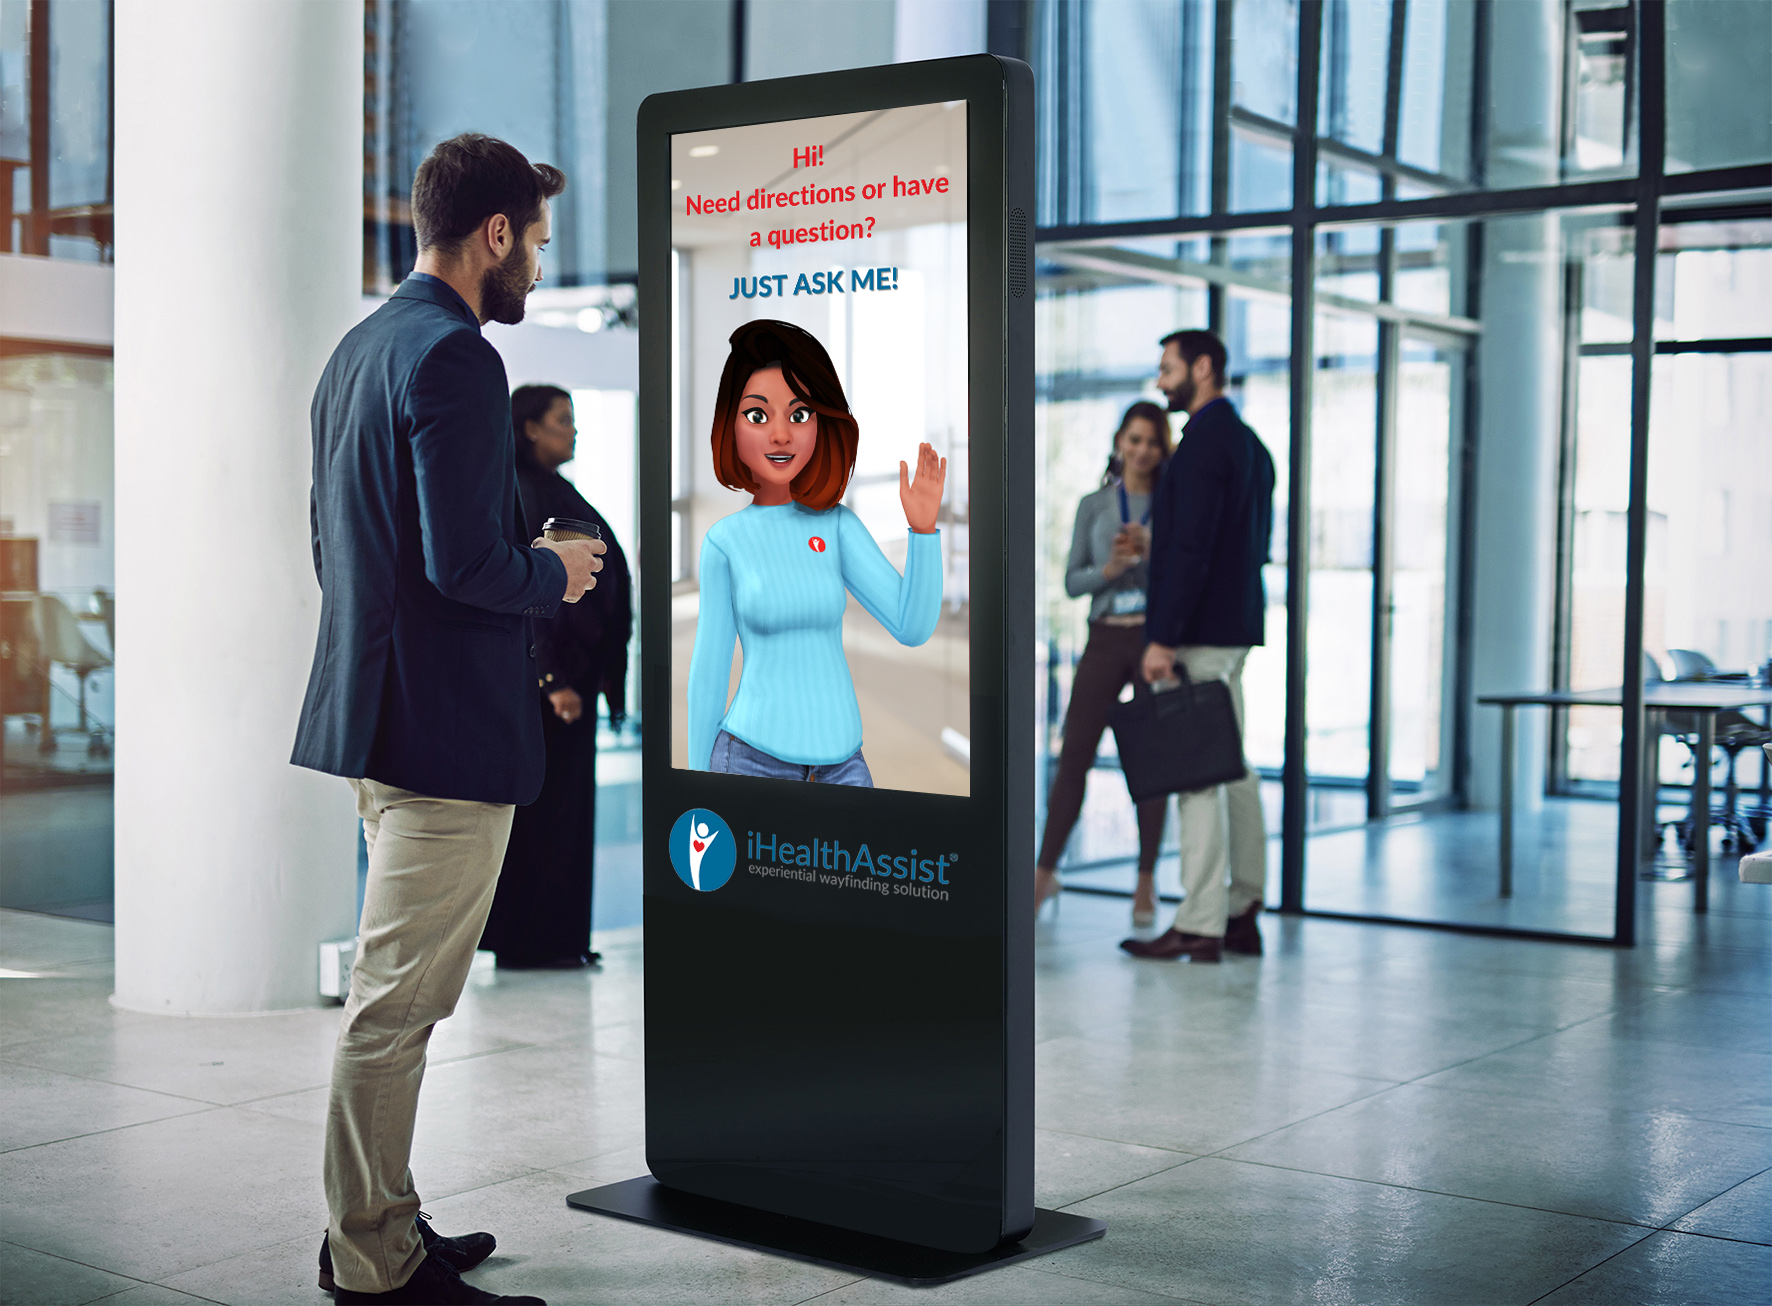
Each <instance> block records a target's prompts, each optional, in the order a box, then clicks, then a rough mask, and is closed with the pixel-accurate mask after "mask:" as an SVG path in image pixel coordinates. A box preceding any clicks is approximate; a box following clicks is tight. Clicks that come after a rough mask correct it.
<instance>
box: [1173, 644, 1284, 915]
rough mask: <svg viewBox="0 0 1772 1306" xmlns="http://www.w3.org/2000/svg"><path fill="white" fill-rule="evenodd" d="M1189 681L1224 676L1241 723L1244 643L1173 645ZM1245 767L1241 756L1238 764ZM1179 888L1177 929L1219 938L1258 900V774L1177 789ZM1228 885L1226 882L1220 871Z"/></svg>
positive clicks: (1262, 830) (1261, 855)
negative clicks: (1226, 926) (1237, 645)
mask: <svg viewBox="0 0 1772 1306" xmlns="http://www.w3.org/2000/svg"><path fill="white" fill-rule="evenodd" d="M1175 656H1176V660H1177V661H1179V662H1180V663H1181V664H1182V665H1183V666H1185V667H1186V668H1187V673H1188V677H1189V678H1190V679H1192V680H1223V681H1225V682H1226V683H1228V684H1229V685H1230V687H1231V703H1232V705H1233V706H1234V707H1235V708H1236V712H1237V725H1238V726H1241V725H1242V724H1243V662H1244V660H1245V659H1246V658H1248V656H1249V650H1248V649H1246V648H1219V647H1215V646H1212V645H1205V644H1195V645H1188V646H1186V647H1183V648H1178V649H1176V650H1175ZM1244 765H1245V767H1247V765H1248V764H1247V762H1245V763H1244ZM1177 808H1178V811H1179V814H1180V817H1181V887H1182V889H1183V891H1184V892H1185V893H1186V895H1187V896H1186V897H1185V898H1183V899H1182V903H1181V908H1180V910H1179V911H1177V912H1176V913H1175V928H1176V929H1178V930H1181V931H1182V932H1183V933H1186V934H1204V935H1208V936H1210V937H1212V938H1215V939H1221V938H1223V937H1224V923H1225V920H1226V919H1227V918H1228V917H1231V916H1237V915H1241V914H1242V913H1243V912H1245V911H1247V910H1248V909H1249V906H1250V904H1252V903H1257V902H1261V901H1262V900H1263V897H1264V895H1265V893H1266V890H1267V827H1266V825H1265V824H1264V823H1263V821H1262V816H1261V780H1260V778H1259V777H1258V776H1257V775H1256V774H1255V772H1254V771H1252V770H1248V771H1245V774H1244V776H1243V778H1242V779H1241V780H1233V781H1232V782H1231V783H1230V784H1227V785H1215V786H1214V787H1213V788H1211V789H1201V790H1197V791H1196V792H1194V793H1191V794H1182V795H1180V796H1179V799H1178V802H1177ZM1227 872H1228V878H1229V881H1230V883H1229V886H1228V888H1227V886H1226V883H1225V881H1226V878H1227Z"/></svg>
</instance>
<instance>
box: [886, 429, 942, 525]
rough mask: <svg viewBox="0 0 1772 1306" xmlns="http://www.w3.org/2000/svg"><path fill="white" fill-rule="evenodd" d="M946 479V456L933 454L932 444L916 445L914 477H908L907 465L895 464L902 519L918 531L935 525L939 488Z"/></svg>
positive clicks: (938, 506) (909, 475)
mask: <svg viewBox="0 0 1772 1306" xmlns="http://www.w3.org/2000/svg"><path fill="white" fill-rule="evenodd" d="M947 480H948V460H947V459H946V458H937V457H936V456H935V449H934V447H933V446H931V445H929V444H927V443H925V444H921V445H919V446H918V447H917V477H916V480H914V481H913V480H912V479H911V472H910V468H909V467H907V466H906V465H905V464H904V463H903V462H900V463H899V464H898V501H899V502H900V503H902V504H903V505H904V519H905V520H906V521H907V522H909V523H910V524H911V529H912V530H913V531H916V532H917V534H919V535H927V534H929V533H930V532H931V531H933V530H934V529H935V519H936V518H937V517H938V516H940V515H941V492H942V488H943V487H944V486H945V485H946V484H947Z"/></svg>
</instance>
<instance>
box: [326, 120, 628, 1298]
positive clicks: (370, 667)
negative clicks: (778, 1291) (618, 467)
mask: <svg viewBox="0 0 1772 1306" xmlns="http://www.w3.org/2000/svg"><path fill="white" fill-rule="evenodd" d="M564 186H565V177H564V176H562V175H561V173H560V172H559V171H558V170H557V169H554V168H551V167H549V166H547V165H546V164H534V165H532V164H530V163H529V161H528V160H527V159H525V158H524V157H523V156H522V155H521V154H520V153H518V152H517V151H516V150H515V149H513V148H511V146H509V145H506V144H505V143H504V142H502V141H497V140H493V139H492V138H491V137H487V136H478V135H468V136H460V137H457V138H455V139H454V140H450V141H445V142H443V143H442V144H441V145H439V146H438V147H437V148H436V149H435V150H434V151H433V152H432V153H431V155H430V156H429V157H428V158H427V159H426V160H425V161H424V163H423V164H421V165H420V167H419V170H418V175H417V177H416V178H415V180H414V182H413V187H412V218H413V227H414V229H415V231H416V233H417V236H418V245H419V254H418V262H417V270H416V271H415V272H414V273H413V275H412V276H410V277H409V278H407V280H406V281H405V282H404V283H403V284H402V285H401V286H400V288H399V289H398V290H397V291H395V292H394V295H393V298H391V299H390V300H389V301H388V302H387V303H386V304H384V305H383V306H382V307H381V308H379V309H378V310H376V312H375V313H373V314H371V315H370V316H369V317H368V318H367V319H366V320H364V321H363V322H362V323H361V324H359V325H358V326H357V327H356V328H355V329H354V330H353V331H351V332H350V333H349V334H348V335H346V336H345V338H344V340H343V341H342V342H341V343H340V344H339V346H338V349H337V350H336V351H335V352H334V353H333V355H332V359H331V361H330V362H329V363H328V364H327V366H326V371H325V373H324V374H323V375H322V376H321V378H320V385H319V388H318V390H316V392H315V394H314V403H313V409H312V424H313V434H314V488H313V497H312V525H313V545H314V570H315V573H316V574H317V575H318V577H319V579H320V589H321V593H322V602H321V608H320V634H319V641H318V645H317V647H316V649H315V652H314V668H313V672H312V675H311V677H310V679H309V681H308V693H307V700H306V702H304V703H303V705H302V713H301V722H300V725H299V727H298V729H297V732H296V739H295V753H294V756H293V758H292V760H293V761H294V762H295V764H296V765H297V766H305V767H311V768H313V769H314V770H317V771H324V772H327V773H329V774H332V775H337V776H343V777H345V778H346V779H348V780H349V781H350V782H351V785H352V787H353V788H354V789H355V791H356V795H357V811H358V814H359V815H360V816H361V817H362V818H363V834H364V839H365V840H366V842H367V844H368V847H369V879H368V885H367V888H366V890H365V894H364V901H363V920H362V923H361V929H360V934H359V940H358V952H357V959H356V963H355V965H354V967H353V969H352V972H351V992H350V996H349V998H348V999H347V1001H346V1003H345V1010H344V1017H343V1020H342V1022H341V1025H340V1029H339V1039H338V1048H337V1051H336V1054H335V1056H334V1059H333V1073H332V1092H331V1100H330V1104H329V1107H328V1110H327V1121H326V1150H325V1180H326V1197H327V1205H328V1207H329V1210H330V1219H329V1222H328V1227H327V1238H326V1241H325V1242H323V1243H322V1245H321V1249H320V1278H321V1285H322V1286H323V1287H335V1288H336V1291H337V1297H338V1301H339V1302H341V1303H344V1302H357V1301H388V1302H427V1303H428V1302H481V1301H523V1302H532V1301H536V1300H537V1299H536V1298H532V1297H522V1298H516V1297H494V1296H493V1295H492V1294H490V1293H487V1292H484V1291H482V1290H481V1289H479V1288H476V1287H474V1286H473V1285H471V1284H468V1283H465V1282H464V1281H463V1280H462V1279H461V1278H460V1277H459V1273H460V1271H462V1270H465V1269H469V1268H472V1267H473V1266H474V1265H477V1264H479V1263H480V1262H481V1261H483V1260H484V1259H485V1258H486V1257H487V1256H488V1255H489V1254H490V1253H491V1251H492V1248H493V1245H494V1244H493V1239H492V1237H491V1235H489V1234H470V1235H467V1236H466V1237H464V1238H445V1237H442V1236H440V1235H438V1234H436V1233H433V1232H432V1231H431V1230H430V1228H429V1226H428V1225H426V1224H425V1223H423V1222H422V1221H420V1220H419V1219H418V1218H417V1217H418V1208H419V1199H418V1194H417V1192H416V1191H414V1190H413V1187H412V1175H411V1172H410V1171H409V1170H408V1168H407V1161H408V1157H409V1155H410V1153H411V1149H412V1128H413V1120H414V1117H415V1115H416V1112H417V1108H418V1089H419V1083H420V1081H421V1079H422V1078H423V1074H424V1054H425V1045H426V1042H427V1041H428V1039H429V1038H430V1032H431V1027H432V1026H433V1025H435V1024H436V1022H437V1021H439V1020H442V1019H443V1018H445V1017H446V1016H448V1015H449V1014H450V1013H451V1012H452V1011H453V1010H454V1009H455V1004H456V1001H457V999H458V998H459V997H460V996H461V990H462V986H463V984H464V983H465V982H466V980H467V974H468V968H469V966H470V964H471V963H472V961H473V957H474V946H475V944H476V942H477V941H478V940H479V938H480V932H481V929H482V928H483V927H484V925H485V923H486V916H487V912H488V911H489V910H490V908H491V905H492V899H493V890H494V888H495V886H496V884H497V880H498V871H499V867H500V865H501V864H502V862H503V859H504V852H505V843H506V841H507V840H508V838H509V837H510V831H511V817H512V814H513V812H514V810H515V806H514V805H516V804H521V803H528V802H531V801H533V800H534V798H535V796H536V794H537V792H538V791H539V790H540V788H541V782H542V769H543V766H544V757H543V750H542V735H541V711H540V707H539V701H540V700H539V697H538V696H537V694H536V692H535V685H536V680H537V677H536V669H535V641H534V635H533V632H532V631H531V628H530V623H531V619H532V618H535V617H548V616H551V615H553V613H554V612H555V611H556V610H557V609H558V607H559V605H560V603H561V602H562V601H565V602H574V601H576V600H577V599H578V598H579V597H580V596H581V595H582V594H583V593H584V592H585V591H586V590H587V589H588V588H589V587H590V586H592V585H594V584H595V583H596V576H595V573H596V571H597V570H598V568H599V567H600V566H601V565H602V564H601V563H600V561H599V560H598V557H597V555H598V554H600V553H601V552H602V551H603V547H604V546H603V545H602V543H601V542H600V541H572V542H568V543H560V544H554V543H550V542H548V541H544V540H536V541H534V542H533V543H530V542H526V540H525V532H524V530H523V516H522V513H521V511H520V510H519V507H518V502H517V483H516V471H515V460H514V457H513V451H512V435H511V407H510V395H509V388H508V385H507V382H506V379H505V370H504V364H503V363H502V362H501V361H500V359H499V356H498V353H497V351H496V350H494V349H493V347H492V346H491V345H490V344H489V343H487V341H486V340H485V339H484V338H483V337H482V336H481V334H480V326H481V324H482V323H483V322H487V321H499V322H518V321H521V320H522V317H523V305H524V299H525V297H526V296H527V295H528V293H529V291H530V289H531V288H532V287H533V286H534V284H535V282H536V281H537V280H539V279H540V275H541V273H540V256H541V249H542V247H543V246H544V245H546V244H547V240H548V234H549V230H550V216H549V212H548V200H549V199H550V198H552V197H553V196H555V195H558V194H559V193H560V191H561V190H562V189H563V188H564Z"/></svg>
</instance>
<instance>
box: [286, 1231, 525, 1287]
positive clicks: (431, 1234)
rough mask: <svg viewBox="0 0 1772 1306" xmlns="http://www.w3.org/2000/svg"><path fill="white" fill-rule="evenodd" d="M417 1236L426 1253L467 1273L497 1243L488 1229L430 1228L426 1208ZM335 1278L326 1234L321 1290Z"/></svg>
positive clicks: (487, 1254)
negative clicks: (456, 1232)
mask: <svg viewBox="0 0 1772 1306" xmlns="http://www.w3.org/2000/svg"><path fill="white" fill-rule="evenodd" d="M417 1225H418V1238H419V1241H420V1242H421V1243H423V1244H424V1248H425V1255H426V1256H427V1257H431V1256H434V1257H436V1258H437V1259H438V1260H440V1261H442V1262H443V1264H445V1265H447V1266H448V1267H449V1268H450V1269H452V1270H454V1271H455V1272H456V1273H457V1274H466V1273H467V1272H468V1271H469V1270H471V1269H473V1268H474V1267H475V1266H476V1265H478V1264H479V1263H480V1262H481V1261H483V1260H485V1259H486V1258H487V1257H488V1256H490V1255H492V1251H493V1248H495V1247H497V1246H498V1239H496V1238H494V1237H493V1236H492V1235H491V1234H489V1233H464V1234H463V1235H462V1236H461V1237H459V1238H445V1237H444V1236H443V1235H442V1234H440V1233H438V1232H437V1231H436V1230H435V1229H433V1228H431V1217H430V1216H428V1215H426V1214H425V1213H424V1212H423V1211H420V1212H419V1213H418V1220H417ZM332 1289H333V1282H332V1244H331V1242H330V1241H328V1240H327V1238H326V1237H325V1236H322V1237H321V1239H320V1291H322V1292H331V1291H332Z"/></svg>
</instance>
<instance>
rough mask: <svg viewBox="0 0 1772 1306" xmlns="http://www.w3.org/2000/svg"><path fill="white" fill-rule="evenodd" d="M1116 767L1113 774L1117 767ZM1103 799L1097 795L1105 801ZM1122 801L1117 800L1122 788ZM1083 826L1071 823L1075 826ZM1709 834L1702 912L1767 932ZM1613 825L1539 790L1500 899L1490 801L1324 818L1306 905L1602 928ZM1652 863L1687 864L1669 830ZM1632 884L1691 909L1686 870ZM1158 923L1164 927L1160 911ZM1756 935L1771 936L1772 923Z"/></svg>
mask: <svg viewBox="0 0 1772 1306" xmlns="http://www.w3.org/2000/svg"><path fill="white" fill-rule="evenodd" d="M1101 774H1106V773H1101ZM1113 778H1114V779H1116V780H1117V779H1118V777H1117V775H1116V776H1114V777H1113ZM1104 784H1105V782H1104ZM1262 789H1263V794H1262V797H1263V801H1264V805H1266V806H1268V807H1269V808H1270V811H1269V816H1270V820H1269V830H1270V832H1272V831H1274V830H1275V829H1276V827H1277V819H1275V818H1276V812H1277V800H1278V795H1277V790H1278V786H1277V785H1263V786H1262ZM1270 791H1276V792H1270ZM1093 797H1094V794H1093V791H1092V792H1091V798H1092V799H1093ZM1107 806H1108V804H1107V803H1106V802H1105V801H1104V803H1103V807H1104V808H1106V807H1107ZM1119 807H1120V808H1122V809H1124V808H1125V807H1126V804H1125V794H1124V790H1123V788H1122V791H1121V793H1120V794H1119ZM1669 810H1670V811H1671V810H1672V809H1669ZM1085 815H1086V816H1087V815H1088V813H1087V810H1086V811H1085ZM1122 815H1123V813H1122ZM1129 824H1130V823H1129V821H1128V822H1127V825H1128V826H1129ZM1174 825H1175V823H1174V821H1173V820H1171V822H1170V828H1169V837H1168V839H1167V841H1166V845H1165V849H1164V856H1163V860H1162V861H1161V862H1160V863H1159V864H1158V868H1157V887H1158V891H1159V892H1160V893H1162V894H1163V895H1164V896H1165V897H1169V898H1173V899H1175V900H1177V901H1179V898H1180V894H1181V878H1180V873H1179V869H1178V866H1177V862H1176V855H1175V847H1176V836H1175V830H1174ZM1085 833H1086V831H1085V830H1084V829H1083V827H1082V826H1080V827H1079V834H1080V835H1083V834H1085ZM1111 833H1112V834H1113V835H1114V836H1115V837H1117V838H1119V839H1121V840H1124V839H1125V838H1126V837H1127V836H1126V833H1125V832H1124V831H1122V830H1120V829H1119V827H1118V826H1115V827H1114V828H1113V830H1112V832H1111ZM1712 833H1713V840H1712V847H1713V852H1712V856H1711V880H1710V899H1711V913H1712V914H1713V915H1724V914H1739V915H1743V916H1745V917H1748V918H1752V919H1765V920H1766V921H1767V929H1768V931H1772V897H1769V896H1768V895H1766V894H1765V893H1764V892H1763V891H1762V890H1761V889H1760V887H1759V886H1755V885H1743V884H1741V883H1740V882H1739V878H1738V876H1737V870H1736V859H1735V858H1734V857H1732V856H1727V855H1725V854H1724V852H1723V848H1722V836H1721V834H1720V832H1717V831H1713V832H1712ZM1617 834H1618V809H1617V807H1616V806H1614V805H1613V804H1611V803H1606V802H1595V801H1592V800H1588V799H1547V800H1546V801H1545V803H1544V806H1543V808H1542V810H1541V811H1539V812H1536V813H1525V812H1522V813H1521V814H1520V815H1519V817H1518V818H1517V820H1516V823H1515V830H1514V876H1513V879H1514V883H1513V894H1512V896H1511V897H1508V898H1503V897H1501V883H1500V870H1499V850H1500V831H1499V822H1498V819H1497V817H1496V815H1495V813H1493V812H1441V813H1434V814H1431V815H1415V816H1409V815H1406V816H1398V817H1393V818H1392V819H1391V820H1389V821H1387V822H1381V823H1375V824H1372V825H1355V826H1353V827H1351V828H1344V829H1331V830H1327V831H1324V832H1322V833H1317V834H1313V835H1312V836H1311V837H1310V840H1309V842H1308V843H1307V845H1306V849H1307V851H1306V855H1305V906H1306V907H1307V908H1309V909H1310V910H1312V911H1325V912H1342V913H1348V914H1352V915H1360V916H1386V917H1392V918H1394V919H1397V920H1414V921H1434V922H1445V923H1452V924H1460V925H1487V926H1501V927H1504V928H1510V929H1527V930H1544V931H1548V932H1551V933H1559V934H1584V935H1592V936H1596V937H1600V938H1608V939H1609V938H1611V937H1612V931H1613V902H1614V896H1615V895H1614V891H1613V885H1614V881H1615V875H1616V871H1615V860H1614V857H1615V853H1614V850H1615V848H1616V847H1617ZM1102 843H1103V845H1104V846H1112V847H1114V848H1115V851H1121V850H1122V849H1123V848H1124V843H1120V844H1117V845H1107V844H1106V840H1105V839H1104V840H1102ZM1076 846H1077V845H1076V844H1075V843H1073V845H1072V847H1073V850H1074V849H1075V848H1076ZM1122 856H1123V853H1122ZM1279 859H1280V843H1279V840H1278V838H1273V837H1270V839H1269V840H1268V903H1269V905H1270V906H1277V905H1278V903H1279V897H1280V885H1279V865H1280V860H1279ZM1652 869H1653V870H1657V871H1658V873H1660V874H1663V875H1668V874H1671V875H1674V876H1677V877H1684V876H1685V875H1686V874H1687V873H1688V872H1687V870H1686V867H1685V865H1684V863H1683V861H1681V860H1680V859H1679V858H1678V856H1677V854H1676V853H1675V851H1674V849H1673V845H1672V842H1671V841H1669V843H1668V845H1667V847H1666V848H1664V849H1662V850H1661V851H1660V855H1659V857H1658V858H1657V859H1656V860H1655V861H1654V862H1651V863H1649V864H1648V865H1646V867H1645V870H1652ZM1065 882H1066V883H1067V884H1069V885H1072V886H1074V887H1077V888H1083V889H1100V890H1105V891H1108V892H1113V893H1130V892H1131V891H1132V886H1133V882H1134V874H1133V867H1132V865H1131V863H1130V862H1128V861H1125V860H1119V861H1115V862H1113V863H1111V864H1109V865H1105V866H1098V867H1094V868H1090V869H1084V870H1066V871H1065ZM1641 894H1642V896H1643V899H1644V902H1645V903H1646V904H1650V905H1653V906H1655V907H1666V908H1668V909H1669V910H1670V911H1673V912H1675V913H1676V914H1677V913H1678V912H1681V911H1685V912H1690V910H1691V904H1692V884H1691V881H1690V879H1687V878H1677V879H1674V880H1672V881H1671V882H1669V881H1659V882H1655V883H1645V884H1644V885H1643V886H1642V889H1641ZM1640 910H1641V909H1640ZM1159 924H1160V925H1163V926H1166V925H1167V921H1166V920H1160V921H1159ZM1765 943H1766V946H1768V947H1772V932H1769V933H1768V935H1767V938H1766V940H1765Z"/></svg>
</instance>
